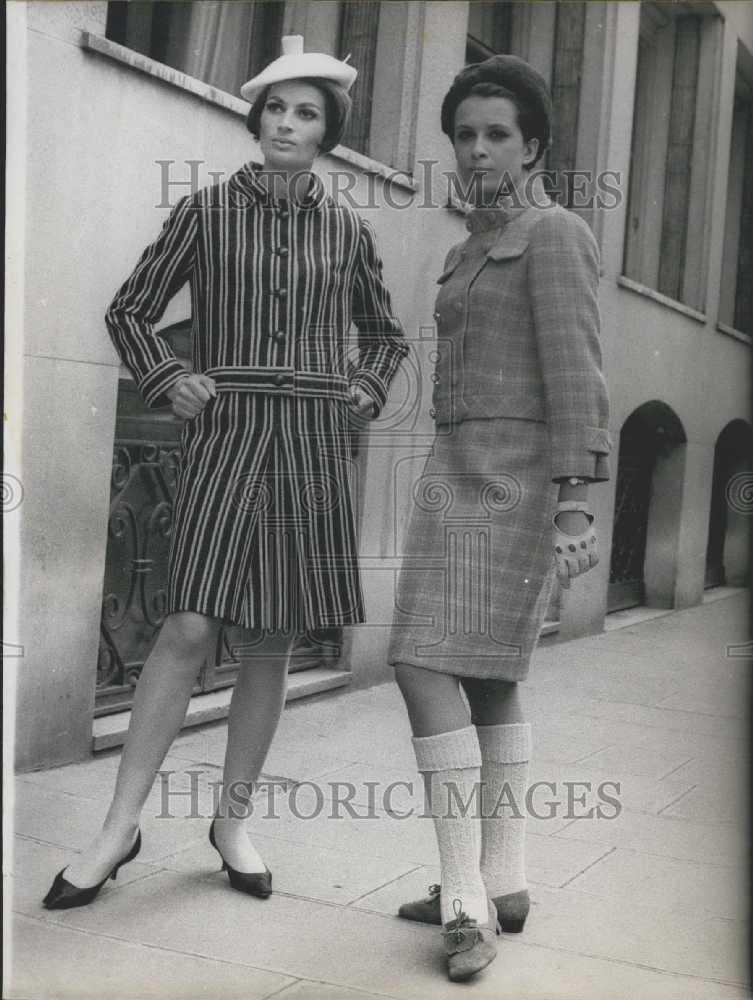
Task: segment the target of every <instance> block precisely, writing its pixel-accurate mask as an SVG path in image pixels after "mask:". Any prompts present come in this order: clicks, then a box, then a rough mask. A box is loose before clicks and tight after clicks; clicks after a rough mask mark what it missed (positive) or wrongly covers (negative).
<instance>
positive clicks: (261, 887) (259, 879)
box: [209, 820, 272, 899]
mask: <svg viewBox="0 0 753 1000" xmlns="http://www.w3.org/2000/svg"><path fill="white" fill-rule="evenodd" d="M209 843H210V844H211V845H212V847H213V848H214V849H215V851H217V853H218V854H219V856H220V860H221V861H222V871H224V872H227V877H228V878H229V879H230V885H231V886H232V887H233V888H234V889H237V890H238V892H245V893H247V894H248V895H249V896H256V897H257V898H258V899H268V898H269V897H270V896H271V895H272V872H271V871H270V870H269V868H267V866H266V865H265V866H264V871H263V872H239V871H238V870H237V869H236V868H231V867H230V865H229V864H228V863H227V861H225V859H224V858H223V857H222V851H221V850H220V849H219V847H218V846H217V841H216V840H215V839H214V820H212V825H211V826H210V827H209Z"/></svg>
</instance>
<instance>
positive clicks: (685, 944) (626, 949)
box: [356, 868, 748, 997]
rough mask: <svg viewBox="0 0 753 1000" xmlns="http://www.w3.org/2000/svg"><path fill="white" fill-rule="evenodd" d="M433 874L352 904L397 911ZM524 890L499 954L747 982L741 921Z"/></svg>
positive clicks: (420, 872)
mask: <svg viewBox="0 0 753 1000" xmlns="http://www.w3.org/2000/svg"><path fill="white" fill-rule="evenodd" d="M437 881H439V869H438V868H419V869H416V870H415V871H413V872H410V873H408V874H407V875H404V876H403V877H402V878H400V879H397V880H396V881H395V882H392V883H390V884H389V885H387V886H384V887H383V888H381V889H377V890H376V891H375V892H373V893H370V894H369V895H368V896H365V897H364V898H363V899H361V900H359V901H358V903H357V904H356V906H357V907H358V908H359V909H365V910H370V911H373V912H378V913H384V914H387V915H391V914H395V913H397V909H398V907H399V906H400V904H401V903H404V902H407V901H409V900H414V899H421V898H422V897H424V896H426V892H427V887H428V886H429V885H430V884H432V883H433V882H437ZM529 892H530V897H531V911H530V914H529V917H528V920H527V921H526V925H525V928H524V931H523V934H522V935H521V936H520V937H511V936H509V935H503V937H502V938H501V939H500V951H501V954H503V955H504V956H505V957H506V956H507V950H508V944H509V943H510V942H511V941H519V942H521V943H525V944H526V945H532V944H533V945H540V946H542V947H546V948H552V949H556V950H558V951H562V952H568V953H570V954H579V955H586V956H589V957H592V958H605V959H614V960H616V961H619V962H626V963H635V964H639V965H643V966H646V967H651V968H654V969H657V970H662V971H665V972H676V973H684V974H692V975H695V976H698V977H700V978H707V979H711V978H717V979H723V980H726V981H735V982H740V983H744V982H745V981H746V976H747V971H748V970H747V941H748V938H747V933H748V930H747V926H746V925H745V924H744V923H742V922H737V921H731V920H725V919H721V918H718V917H708V916H705V915H703V916H700V917H697V918H696V917H693V916H688V918H687V919H684V920H683V921H677V920H668V919H667V914H666V912H665V911H663V910H656V909H655V908H654V907H652V906H650V905H645V904H641V903H631V905H630V906H627V907H625V906H620V907H615V905H614V903H613V901H612V900H609V899H601V898H599V897H597V896H593V895H591V894H589V893H584V892H579V891H578V890H576V889H574V888H573V887H572V886H568V887H567V888H565V889H550V888H547V887H545V886H542V885H538V884H536V883H535V882H532V881H529ZM605 987H606V984H605ZM552 988H553V984H551V985H550V992H548V993H545V994H544V995H545V996H555V995H557V994H556V993H554V992H553V991H552ZM593 995H594V997H597V996H601V994H596V993H594V994H593Z"/></svg>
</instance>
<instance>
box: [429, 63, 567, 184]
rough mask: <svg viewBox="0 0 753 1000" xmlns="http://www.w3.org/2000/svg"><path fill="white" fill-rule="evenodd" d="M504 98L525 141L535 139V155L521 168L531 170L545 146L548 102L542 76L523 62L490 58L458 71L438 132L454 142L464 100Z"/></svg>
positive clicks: (549, 113)
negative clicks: (537, 145)
mask: <svg viewBox="0 0 753 1000" xmlns="http://www.w3.org/2000/svg"><path fill="white" fill-rule="evenodd" d="M471 96H476V97H506V98H507V99H508V100H509V101H512V103H513V104H514V105H515V110H516V112H517V120H518V128H519V129H520V131H521V132H522V134H523V138H524V139H525V141H526V142H528V141H529V140H530V139H538V141H539V148H538V150H537V152H536V156H535V157H534V159H533V160H532V161H531V163H527V164H526V165H525V169H527V170H531V169H532V168H533V167H534V166H535V165H536V163H538V161H539V160H540V159H541V157H542V156H543V155H544V153H545V152H546V150H547V149H548V147H549V143H550V141H551V133H552V99H551V97H550V95H549V88H548V87H547V84H546V81H545V80H544V78H543V76H542V75H541V74H540V73H539V72H538V71H537V70H535V69H534V68H533V66H529V64H528V63H527V62H525V61H524V60H523V59H519V58H518V57H517V56H511V55H499V56H492V57H491V58H490V59H485V60H484V62H481V63H474V64H473V65H471V66H466V67H465V69H463V70H461V71H460V72H459V73H458V75H457V76H456V77H455V79H454V80H453V82H452V86H451V87H450V89H449V90H448V91H447V93H446V95H445V98H444V101H443V102H442V131H443V132H444V133H445V135H446V136H448V138H449V139H450V141H451V142H452V141H454V133H455V112H456V111H457V109H458V106H459V105H460V104H461V102H462V101H464V100H465V99H466V97H471Z"/></svg>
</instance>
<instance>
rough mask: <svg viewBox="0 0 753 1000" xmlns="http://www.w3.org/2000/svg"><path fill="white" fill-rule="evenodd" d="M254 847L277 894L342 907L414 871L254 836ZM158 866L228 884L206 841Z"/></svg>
mask: <svg viewBox="0 0 753 1000" xmlns="http://www.w3.org/2000/svg"><path fill="white" fill-rule="evenodd" d="M253 843H254V846H255V847H256V849H257V850H258V851H259V853H260V854H261V856H262V857H263V858H264V861H265V863H266V864H267V866H268V867H269V869H270V870H271V872H272V875H273V880H274V882H273V884H274V890H275V893H277V892H281V893H287V894H289V895H295V896H302V897H305V898H307V899H317V900H321V901H323V902H328V903H338V904H341V905H347V904H348V903H350V902H352V901H353V900H356V899H359V898H360V897H361V896H363V895H365V894H366V893H369V892H371V891H373V890H374V889H376V888H378V887H379V886H382V885H384V884H385V883H387V882H391V881H393V880H394V879H396V878H399V877H400V876H401V875H403V874H405V872H407V871H412V870H413V868H414V867H415V865H413V864H412V863H410V862H408V863H400V862H397V861H390V860H387V859H385V858H380V857H371V856H369V855H366V856H364V854H363V852H360V851H359V852H353V853H349V852H347V851H344V850H332V849H328V848H323V847H317V846H314V845H312V844H310V843H307V844H298V843H294V842H291V841H283V840H277V839H275V838H274V837H265V836H263V835H255V836H254V837H253ZM159 864H160V866H161V867H163V868H166V869H169V870H172V871H177V872H182V873H184V874H186V875H195V876H196V877H197V878H198V877H201V878H212V879H215V880H219V881H220V882H226V881H227V875H226V874H225V873H222V872H220V871H219V865H220V862H219V857H218V855H217V852H216V851H215V850H214V849H213V848H212V846H211V844H210V843H209V841H208V839H204V840H202V841H201V842H200V843H196V844H194V845H193V846H192V847H189V848H186V849H185V850H183V851H180V852H177V853H176V854H173V855H170V856H168V857H165V858H161V859H160V862H159Z"/></svg>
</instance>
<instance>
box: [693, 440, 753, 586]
mask: <svg viewBox="0 0 753 1000" xmlns="http://www.w3.org/2000/svg"><path fill="white" fill-rule="evenodd" d="M752 514H753V429H752V428H751V427H750V424H748V423H747V422H746V421H745V420H733V421H731V422H730V423H729V424H727V426H726V427H725V428H724V430H723V431H722V432H721V434H720V435H719V437H718V438H717V441H716V447H715V449H714V479H713V485H712V490H711V510H710V512H709V534H708V545H707V548H706V580H705V586H706V588H709V587H719V586H724V585H725V584H729V585H733V586H736V585H740V584H744V583H746V582H747V580H748V575H749V565H748V560H749V554H750V519H751V515H752Z"/></svg>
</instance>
